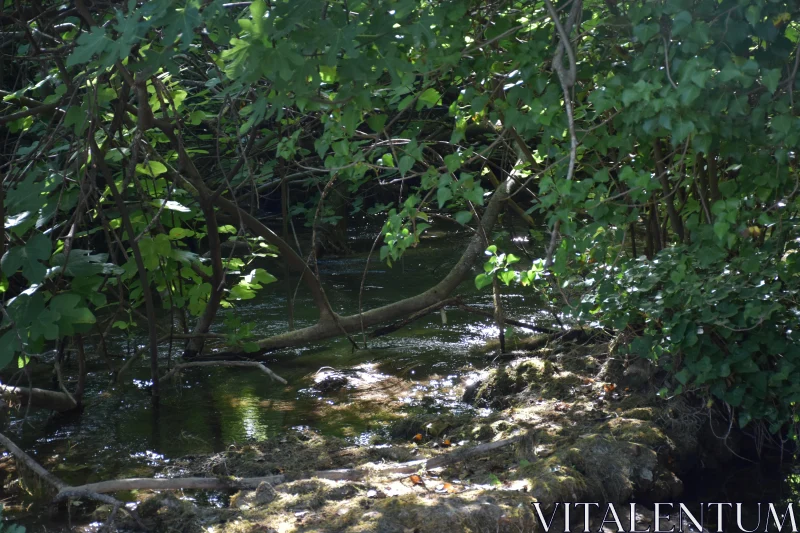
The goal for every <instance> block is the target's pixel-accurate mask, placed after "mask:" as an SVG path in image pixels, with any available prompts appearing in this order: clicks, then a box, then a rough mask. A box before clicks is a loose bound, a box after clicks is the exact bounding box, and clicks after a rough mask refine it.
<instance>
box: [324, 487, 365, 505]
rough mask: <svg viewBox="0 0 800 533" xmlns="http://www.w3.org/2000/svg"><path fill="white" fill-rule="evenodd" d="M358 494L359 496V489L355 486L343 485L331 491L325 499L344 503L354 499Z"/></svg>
mask: <svg viewBox="0 0 800 533" xmlns="http://www.w3.org/2000/svg"><path fill="white" fill-rule="evenodd" d="M356 494H358V489H356V488H355V487H354V486H353V485H342V486H341V487H336V488H333V489H331V490H329V491H328V493H327V494H326V495H325V497H326V498H328V499H329V500H333V501H342V500H347V499H349V498H352V497H354V496H355V495H356Z"/></svg>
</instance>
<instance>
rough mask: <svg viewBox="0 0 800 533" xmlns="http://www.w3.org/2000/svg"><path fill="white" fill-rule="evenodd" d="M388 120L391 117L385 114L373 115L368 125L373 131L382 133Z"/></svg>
mask: <svg viewBox="0 0 800 533" xmlns="http://www.w3.org/2000/svg"><path fill="white" fill-rule="evenodd" d="M388 118H389V117H388V116H386V115H384V114H383V113H379V114H377V115H371V116H370V117H369V118H367V125H369V127H370V128H372V131H374V132H378V133H380V132H382V131H383V127H384V126H385V125H386V120H387V119H388ZM390 166H394V165H390Z"/></svg>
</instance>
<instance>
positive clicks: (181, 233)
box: [169, 228, 194, 240]
mask: <svg viewBox="0 0 800 533" xmlns="http://www.w3.org/2000/svg"><path fill="white" fill-rule="evenodd" d="M192 236H194V231H192V230H190V229H186V228H171V229H170V230H169V238H170V239H172V240H180V239H188V238H189V237H192Z"/></svg>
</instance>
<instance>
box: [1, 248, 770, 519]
mask: <svg viewBox="0 0 800 533" xmlns="http://www.w3.org/2000/svg"><path fill="white" fill-rule="evenodd" d="M468 237H469V235H467V234H464V235H460V236H456V237H455V238H454V237H453V236H452V235H449V236H448V237H446V238H436V237H432V238H429V239H426V240H425V241H423V243H422V244H421V245H420V246H418V247H417V248H415V249H410V250H408V252H407V253H406V255H405V257H404V259H403V261H401V262H399V263H397V264H395V265H394V266H393V268H389V267H387V266H386V265H385V264H384V263H380V262H379V261H378V260H377V257H373V259H372V262H371V266H370V270H369V272H368V275H367V277H366V282H365V285H364V293H363V306H364V308H365V309H369V308H372V307H376V306H379V305H383V304H386V303H390V302H393V301H396V300H399V299H401V298H403V297H407V296H410V295H413V294H416V293H419V292H421V291H422V290H424V289H426V288H428V287H430V286H432V285H433V284H435V283H436V282H437V281H439V280H440V279H441V277H442V276H444V275H445V274H446V272H447V271H448V269H449V268H450V267H451V266H452V265H454V264H455V262H456V260H457V258H458V257H459V255H460V253H461V251H462V250H463V247H464V246H465V243H466V240H467V239H468ZM373 238H374V236H370V235H365V236H360V235H358V236H355V239H354V242H356V243H358V242H359V240H360V241H361V245H362V246H361V247H362V248H364V247H366V248H369V245H371V240H372V239H373ZM365 259H366V253H360V254H355V255H353V256H348V257H345V258H332V259H323V260H320V262H319V268H320V273H321V276H322V278H323V280H324V282H325V284H326V287H327V288H328V293H329V297H330V298H331V303H332V305H333V307H334V308H335V309H336V310H337V311H338V312H339V313H342V314H351V313H355V312H357V310H358V302H359V291H360V286H361V281H362V276H363V273H364V264H365ZM263 266H264V267H265V268H267V269H268V270H269V271H270V272H271V273H273V274H274V275H276V276H278V277H279V281H278V282H277V283H273V284H272V285H269V286H267V287H266V288H265V289H264V290H263V291H262V292H261V294H260V295H259V297H258V298H257V299H255V300H252V301H248V302H242V303H240V304H238V305H237V306H236V307H235V308H234V309H229V310H224V311H222V313H221V315H222V316H221V317H220V318H221V319H224V318H226V317H230V316H235V317H238V318H239V319H240V320H241V321H242V322H251V323H253V324H254V333H255V334H256V335H257V336H259V337H266V336H269V335H271V334H275V333H279V332H282V331H285V330H286V329H287V327H288V319H287V305H286V304H287V296H288V294H290V293H292V292H294V288H295V286H296V284H297V278H296V276H293V277H292V278H291V279H290V280H288V282H287V280H285V279H283V268H282V266H281V265H280V263H277V262H270V263H267V264H265V265H263ZM476 272H477V271H476ZM459 294H460V295H462V296H463V297H464V300H465V302H466V303H469V304H470V305H472V306H475V307H482V308H485V309H487V310H490V309H491V308H492V304H491V295H490V293H488V292H486V291H483V292H479V291H477V290H476V289H475V288H474V284H473V282H472V280H471V279H470V280H468V281H466V282H465V283H464V284H463V285H462V287H461V289H460V291H459ZM504 302H505V305H506V308H507V310H508V312H509V315H510V316H512V317H513V318H516V319H517V320H521V321H523V322H526V323H531V324H544V325H548V326H550V325H551V324H552V318H551V316H550V315H549V314H547V313H546V312H544V311H542V310H541V309H540V306H539V305H538V304H537V302H536V301H535V299H534V298H533V297H532V296H531V295H530V294H527V295H522V294H519V293H517V292H515V291H514V290H506V291H505V293H504ZM315 320H316V311H315V309H314V308H313V305H312V304H311V302H310V299H309V298H308V296H307V295H306V294H305V293H304V291H303V288H302V287H301V288H300V290H299V291H298V292H297V298H296V302H295V327H303V326H306V325H311V324H313V323H314V321H315ZM217 323H218V325H217V331H219V332H222V331H224V329H225V326H224V324H222V320H218V321H217ZM517 331H518V333H520V334H527V333H529V332H525V331H524V330H517ZM497 333H498V332H497V329H496V328H495V327H494V326H493V324H492V321H491V320H490V319H488V318H483V317H480V316H476V315H468V314H466V313H464V312H462V311H455V310H448V311H447V313H446V315H445V316H444V317H443V316H442V315H441V314H439V313H436V314H432V315H429V316H427V317H424V318H422V319H420V320H417V321H416V322H414V323H412V324H410V325H408V326H406V327H404V328H402V329H401V330H399V331H397V332H395V333H392V334H390V335H387V336H383V337H379V338H376V339H370V340H368V348H367V349H359V350H354V349H353V348H352V346H351V344H350V342H349V341H348V340H346V339H341V338H340V339H334V340H329V341H326V342H324V343H320V344H318V345H315V346H309V347H303V348H297V349H291V350H282V351H279V352H275V353H272V354H269V356H268V359H267V360H266V361H265V363H266V364H267V366H269V367H270V368H271V369H272V370H273V371H275V372H276V373H277V374H279V375H281V376H283V377H284V378H285V379H287V380H288V382H289V385H288V386H282V385H280V384H278V383H274V382H272V381H271V380H270V379H269V378H268V377H267V376H265V375H264V374H261V373H259V372H256V371H252V370H249V369H230V368H220V369H193V370H189V371H186V372H185V373H184V374H183V375H182V376H181V378H180V379H179V380H177V381H174V382H169V383H164V384H162V399H161V406H160V408H159V409H158V410H155V409H154V408H153V407H152V404H151V400H150V395H149V390H148V388H147V384H148V380H149V368H148V366H147V363H146V362H145V361H141V362H140V364H139V365H138V366H137V367H136V368H135V369H133V370H132V371H131V372H130V374H128V375H125V376H123V379H122V382H123V383H122V384H121V385H118V386H115V387H112V386H111V385H110V383H109V381H110V380H109V376H108V371H107V369H106V368H105V367H104V366H101V365H100V364H99V363H95V364H94V365H93V367H92V373H91V375H90V376H89V379H88V389H87V392H86V401H87V402H88V406H87V407H86V409H85V410H84V411H83V413H82V414H80V415H74V416H67V417H65V416H60V417H55V418H52V419H51V418H48V415H47V414H46V413H35V412H32V413H30V414H29V416H28V418H27V419H26V420H23V419H22V418H21V417H18V418H16V419H14V420H12V423H11V428H10V429H11V430H10V432H9V433H10V434H11V436H12V437H13V438H14V439H15V440H16V441H17V442H18V443H19V444H20V446H21V447H22V448H23V449H25V450H26V451H28V452H29V453H31V455H33V456H34V457H35V458H37V459H38V460H39V461H41V462H42V463H44V464H45V466H46V467H47V468H48V469H50V470H51V471H52V472H53V473H55V474H56V475H57V476H59V477H61V478H62V479H64V480H65V481H66V482H68V483H71V484H82V483H87V482H92V481H100V480H106V479H113V478H120V477H133V476H152V475H157V473H158V472H159V471H160V470H161V469H162V468H163V467H164V466H166V465H168V464H169V462H170V461H171V460H174V459H176V458H178V457H185V456H187V455H198V454H206V453H212V452H219V451H222V450H224V449H225V448H226V447H228V446H231V445H234V446H235V445H239V444H244V443H246V442H248V441H252V440H263V439H268V438H272V437H275V436H279V435H281V434H285V433H286V432H287V431H295V430H306V429H310V430H312V431H317V432H320V433H322V434H325V435H331V436H337V437H342V438H346V439H348V440H350V441H351V442H353V443H357V444H367V443H369V442H370V439H371V438H372V437H373V435H375V433H376V432H380V431H381V427H382V425H385V423H384V424H382V422H386V423H388V416H387V417H386V418H387V419H386V420H382V417H383V416H384V412H383V411H381V404H382V403H383V402H384V400H389V399H391V400H393V401H394V403H393V405H395V406H396V405H400V406H401V407H400V410H401V411H403V412H405V413H420V412H454V411H455V412H458V411H463V410H474V409H473V408H472V407H470V406H467V405H465V404H463V403H461V402H460V399H459V392H460V389H459V388H458V387H457V386H458V385H459V384H460V383H461V382H462V381H463V380H464V379H465V378H466V377H468V375H469V374H470V373H472V372H476V371H479V370H481V369H484V368H485V367H486V366H487V364H488V363H487V360H486V357H485V355H483V354H482V353H479V352H478V351H471V350H470V347H471V346H473V345H481V344H484V343H485V342H486V341H487V340H489V339H492V338H496V336H497ZM355 337H356V338H357V339H358V340H359V342H360V341H361V340H362V339H361V337H360V335H355ZM145 339H146V336H145V335H144V333H143V332H141V331H140V332H137V333H136V334H135V336H134V337H133V338H126V337H125V336H122V335H119V336H117V337H116V338H114V339H112V340H111V343H110V346H109V351H110V352H111V353H116V354H119V355H120V356H121V355H123V354H124V353H126V352H130V351H131V350H132V349H135V348H136V347H137V346H139V345H141V343H143V342H145ZM179 348H180V346H176V349H175V352H176V353H179ZM167 359H168V354H167V352H166V350H165V351H164V353H163V358H162V365H163V366H164V367H166V366H167V365H168V363H167ZM177 359H178V356H175V355H173V358H172V362H171V364H175V363H176V361H177ZM120 361H121V359H120V360H117V361H116V363H117V365H119V362H120ZM43 366H44V365H43ZM326 367H330V368H333V369H336V370H345V369H350V370H353V371H355V372H356V375H357V378H358V379H359V380H361V381H362V382H365V383H367V384H370V383H374V390H375V394H374V395H373V396H372V397H370V398H366V399H365V398H362V399H361V401H350V400H351V398H349V397H348V392H347V390H345V391H344V392H343V393H341V394H334V395H323V394H320V393H318V392H317V391H315V390H314V389H313V387H312V386H313V384H314V381H315V375H316V374H317V372H318V371H320V369H323V370H324V369H326ZM35 372H36V371H35V369H34V373H35ZM40 375H42V374H40ZM397 378H400V379H397ZM392 380H394V381H392ZM398 382H402V386H392V385H391V384H392V383H394V384H395V385H396V384H397V383H398ZM387 383H388V384H389V385H385V384H387ZM39 385H40V386H41V385H42V384H41V383H40V384H39ZM369 388H370V387H367V389H369ZM394 414H395V415H396V414H397V413H394ZM475 415H476V416H481V413H480V412H479V411H477V410H475ZM744 476H745V477H748V478H749V479H751V480H752V479H753V477H752V476H753V474H752V472H750V473H749V474H744ZM737 479H739V478H737ZM770 479H771V480H770V481H769V482H768V483H771V484H776V483H777V484H780V481H779V480H776V479H775V478H770ZM689 481H690V486H689V487H687V488H688V489H689V490H688V491H687V493H688V494H691V498H692V499H695V500H697V501H702V500H703V499H705V498H707V497H708V496H709V495H711V494H714V492H715V491H716V490H718V489H720V488H721V487H722V481H721V480H720V483H716V484H715V483H708V481H707V480H705V479H704V478H703V477H702V474H700V475H699V476H698V478H697V479H696V480H693V481H695V483H692V480H689ZM747 485H748V484H747V483H745V484H739V483H736V484H735V485H731V486H735V487H736V489H735V491H734V492H735V493H734V494H733V495H730V494H728V495H727V497H731V498H734V499H732V500H729V501H743V495H745V494H746V493H747V494H746V496H747V498H758V496H753V495H752V491H753V488H754V487H753V486H752V484H750V485H749V486H747ZM725 486H728V485H727V483H726V485H725ZM764 488H765V489H770V487H764ZM748 491H749V492H748ZM768 492H770V493H772V492H774V491H772V490H769V491H768ZM737 497H738V498H739V500H737V499H735V498H737ZM706 501H710V500H706ZM212 503H213V502H212ZM25 515H26V513H22V516H20V518H22V520H23V522H24V523H26V524H27V525H28V527H29V531H41V530H42V529H41V528H42V527H43V524H45V523H46V521H45V520H43V519H41V518H39V517H37V516H36V515H32V514H27V516H25ZM50 531H52V529H50Z"/></svg>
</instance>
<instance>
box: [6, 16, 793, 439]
mask: <svg viewBox="0 0 800 533" xmlns="http://www.w3.org/2000/svg"><path fill="white" fill-rule="evenodd" d="M799 14H800V7H798V5H797V4H796V3H795V2H791V1H774V0H750V1H748V0H694V1H691V0H670V1H661V2H651V1H616V0H606V1H598V0H569V1H566V2H562V3H557V4H555V5H554V4H553V3H551V1H550V0H544V1H536V2H518V1H515V0H496V1H475V0H447V1H428V0H396V1H390V0H360V1H359V0H345V1H338V0H337V1H323V0H304V1H301V2H298V1H282V0H271V1H266V0H255V1H253V2H230V3H228V2H223V1H222V0H214V1H205V0H202V1H201V0H149V1H147V2H137V1H136V0H131V1H129V2H128V3H127V4H125V5H122V4H119V5H117V4H115V3H113V2H108V3H103V2H93V3H91V4H89V3H88V2H84V1H83V0H75V1H74V2H73V3H66V2H59V1H50V0H39V1H34V2H30V3H27V2H26V3H19V2H13V1H11V0H4V7H3V11H2V12H0V22H2V25H3V33H2V36H3V37H2V39H3V44H2V50H3V56H2V59H0V61H1V63H0V76H2V77H1V78H0V84H2V88H3V91H2V93H0V94H2V96H3V103H4V105H3V109H2V114H1V115H0V125H2V126H4V127H5V132H4V137H3V142H4V151H3V152H4V155H3V161H2V164H3V174H2V175H3V187H2V189H0V190H2V194H3V198H2V199H3V202H2V205H3V213H2V216H0V220H3V223H4V226H3V228H2V231H0V236H1V237H0V239H2V242H0V246H1V247H2V248H3V251H4V254H3V257H2V272H3V276H4V277H3V306H4V307H3V315H4V318H3V325H2V328H3V331H2V332H0V334H2V338H0V366H5V365H8V364H9V363H12V362H14V361H16V362H18V364H19V366H24V364H25V363H26V361H27V358H28V357H29V356H30V355H32V354H37V353H41V352H42V351H44V350H45V349H48V348H49V347H52V346H54V345H55V346H59V347H60V349H63V346H64V345H65V344H66V343H73V344H75V345H77V346H82V345H83V344H82V343H83V341H82V336H85V335H92V336H93V337H97V338H101V337H102V336H103V335H106V334H108V332H109V331H111V328H117V329H124V330H127V329H130V328H134V327H135V326H137V325H138V326H140V327H147V328H148V334H149V340H148V346H149V351H150V360H151V367H152V371H153V380H154V384H153V385H154V393H155V394H157V393H158V380H157V378H158V345H159V344H163V343H165V342H168V341H171V340H172V339H176V338H182V339H189V340H188V344H187V346H186V349H185V352H184V354H185V355H186V356H187V357H193V356H196V355H197V354H199V353H201V352H202V350H203V339H205V338H206V334H207V332H208V330H209V327H210V326H211V324H213V322H214V320H215V317H216V313H217V310H218V309H219V307H220V306H232V305H235V304H236V302H237V301H241V300H247V299H250V298H253V297H254V296H255V294H256V292H257V291H258V290H259V289H261V288H262V287H264V286H265V285H267V284H269V283H271V282H273V281H275V279H276V278H275V276H274V275H273V274H275V275H280V273H279V272H273V274H271V273H268V272H267V271H266V270H265V269H264V268H261V267H258V266H257V265H256V263H255V262H256V261H258V260H259V259H260V258H263V257H268V256H269V257H275V256H278V257H279V258H280V260H281V261H282V262H284V263H285V264H286V265H288V266H290V267H292V268H293V269H294V270H296V271H298V272H300V275H301V277H302V279H303V280H304V281H305V283H306V286H307V288H306V290H308V291H310V293H311V295H312V298H313V300H314V302H315V304H316V305H317V307H318V308H319V311H320V317H321V318H320V325H319V326H318V327H316V328H307V330H300V331H298V332H293V333H291V334H287V335H286V336H283V337H279V338H278V339H277V340H271V339H262V340H258V339H254V338H252V337H251V336H250V334H249V331H250V329H249V327H247V326H246V325H245V326H242V325H241V324H238V325H237V329H236V331H235V332H233V333H231V335H230V336H229V338H228V344H229V346H233V347H234V348H235V349H239V350H247V351H251V352H252V351H259V350H265V349H268V348H272V347H278V346H282V345H288V344H292V343H294V344H297V343H300V342H309V341H313V340H319V339H320V338H323V337H325V336H332V335H338V334H341V333H343V332H348V333H351V332H354V331H357V330H358V329H359V327H360V328H363V327H365V324H366V325H367V326H369V325H374V324H377V323H379V322H381V321H386V320H390V319H395V318H397V317H399V316H401V315H406V314H411V313H413V312H417V311H420V310H422V309H424V308H426V307H427V306H429V305H431V303H432V301H433V300H431V298H434V297H435V298H438V299H441V298H442V297H443V296H445V295H446V294H439V293H438V292H436V291H434V293H435V294H434V293H430V292H429V293H425V294H424V295H420V297H419V298H418V299H416V300H415V299H414V298H411V299H410V300H409V301H408V302H405V303H403V302H400V303H399V304H400V305H397V306H395V307H393V308H392V307H391V306H390V308H388V309H378V310H374V312H372V313H371V314H370V313H363V315H356V316H355V317H339V316H338V315H337V314H336V312H335V311H334V310H333V309H332V308H331V306H330V303H328V299H327V296H326V293H325V291H324V290H323V283H322V281H324V280H320V278H319V273H318V271H317V269H316V268H315V264H316V257H317V255H318V254H319V253H321V251H322V250H323V249H324V248H325V247H326V246H327V247H329V248H331V249H334V248H336V247H337V246H338V248H339V250H341V249H342V248H343V247H345V246H346V243H342V242H339V243H338V244H337V242H336V241H337V236H338V239H339V241H341V232H342V228H344V227H346V223H347V219H348V218H353V217H356V216H359V217H360V216H362V215H364V214H366V215H369V216H373V217H383V220H384V221H385V224H384V226H383V231H382V235H381V237H380V240H381V242H379V243H378V248H379V251H378V253H376V256H377V257H376V259H378V258H379V259H380V260H385V261H387V262H389V264H391V263H392V262H394V261H397V260H398V259H399V258H400V257H401V256H402V253H403V251H404V250H406V249H407V248H408V247H412V246H415V245H416V243H417V242H418V240H419V236H420V235H421V234H422V233H423V232H425V231H426V230H427V229H428V228H429V227H430V225H431V224H438V223H442V222H441V221H440V219H441V218H442V217H444V218H450V219H451V220H452V221H453V222H456V223H458V224H461V225H472V226H475V227H476V230H477V234H478V235H479V236H480V234H482V232H484V231H487V232H488V233H487V234H486V235H485V237H486V240H485V241H484V242H482V243H480V244H481V247H480V251H481V252H482V251H483V250H486V249H487V248H488V251H487V253H488V254H489V256H490V261H489V262H488V263H487V265H486V268H485V272H484V273H482V274H480V275H478V277H477V278H476V280H475V281H476V284H478V286H479V287H489V286H492V287H493V290H494V291H495V292H498V291H499V290H500V285H499V284H498V283H497V281H496V280H499V281H500V282H501V283H505V284H509V283H515V282H519V283H521V284H522V285H523V286H525V287H528V290H530V291H538V292H539V293H542V294H544V295H545V296H546V298H548V299H549V300H551V301H553V302H555V303H559V305H561V304H565V305H564V308H565V310H566V311H567V312H568V313H570V314H571V315H572V316H573V317H575V318H577V319H579V320H581V321H585V322H590V323H602V324H604V325H607V326H610V327H613V328H614V329H616V330H618V331H620V332H626V333H627V334H628V337H627V338H630V339H633V340H632V342H631V343H630V350H632V352H634V353H636V354H639V355H642V356H645V357H649V358H651V359H653V360H655V361H657V362H658V363H659V364H660V365H662V366H663V367H664V368H666V369H668V370H670V371H671V372H672V373H674V378H675V388H674V390H672V391H670V392H669V393H676V394H677V393H681V392H683V391H686V390H690V389H691V390H695V391H699V392H701V393H704V394H708V395H709V397H710V398H713V399H715V400H717V401H720V402H726V403H727V404H729V405H731V406H733V407H734V408H736V409H737V412H738V413H740V421H741V422H742V423H747V422H748V421H749V420H750V419H753V418H757V419H764V420H766V421H768V422H769V423H770V425H771V429H772V430H773V431H777V430H779V429H781V428H783V427H785V425H786V424H787V423H791V422H794V421H796V419H795V418H794V417H795V414H794V413H795V405H796V402H797V401H798V400H800V358H799V357H798V356H799V355H800V354H798V349H797V332H796V331H794V330H793V323H794V321H796V318H797V303H796V300H795V298H796V294H797V289H798V284H797V279H798V278H797V276H798V271H797V258H796V254H795V253H794V252H795V251H796V250H797V243H798V241H797V239H798V237H800V235H798V232H797V225H796V217H797V207H798V203H797V192H798V190H800V187H799V186H798V184H800V175H798V169H797V158H796V150H797V146H798V143H800V118H798V116H797V112H796V110H795V102H794V97H795V95H796V94H797V91H796V85H797V77H798V64H799V62H800V53H798V45H799V44H800V34H799V33H798V31H800V25H799V24H798V22H796V21H797V20H798V15H799ZM493 202H494V203H493ZM495 204H497V206H495ZM501 204H502V207H503V208H504V209H506V210H507V211H508V216H509V217H511V216H514V217H518V218H519V219H520V220H522V221H523V222H524V223H526V224H529V226H530V233H531V238H532V239H534V240H539V241H542V242H543V243H544V249H543V251H542V253H541V257H540V258H539V259H537V260H535V261H533V262H532V264H531V262H528V263H525V262H523V261H519V258H518V257H516V256H514V255H513V254H511V253H509V252H511V251H512V250H501V249H499V248H498V246H497V243H495V244H492V242H493V239H492V234H491V228H492V224H493V222H494V220H495V219H496V216H497V209H499V208H500V206H501ZM267 212H273V213H279V214H280V218H281V220H282V224H279V225H277V226H275V227H274V229H270V227H269V225H267V224H264V223H263V221H262V219H263V217H264V215H265V214H266V213H267ZM479 220H480V221H481V223H480V224H478V221H479ZM294 221H296V222H298V224H300V223H303V224H305V225H307V226H308V227H310V228H311V229H312V233H313V237H312V241H311V243H304V244H303V246H300V243H299V242H298V243H296V242H295V238H294V237H293V236H292V235H291V234H290V227H292V226H293V224H294ZM446 227H451V226H446ZM226 241H233V244H232V245H231V246H230V247H229V248H225V247H224V246H223V244H224V243H225V242H226ZM236 243H239V244H241V243H245V246H246V247H247V250H248V252H247V253H246V254H244V255H243V256H242V254H232V253H226V250H232V249H234V247H235V246H234V245H235V244H236ZM320 243H321V244H320ZM298 246H300V247H299V248H298ZM204 251H208V252H209V253H208V254H207V255H208V258H207V259H202V258H201V255H202V254H203V252H204ZM304 252H305V253H304ZM470 258H472V256H470V255H469V250H468V251H467V253H466V254H465V260H466V259H470ZM258 264H261V265H263V263H258ZM521 265H523V266H521ZM467 266H469V265H467ZM459 268H460V267H456V268H455V269H454V270H453V272H451V274H450V275H449V276H450V277H449V278H446V279H445V280H444V281H443V283H445V284H446V287H447V290H446V291H445V290H442V291H440V292H443V293H446V292H448V291H450V290H452V289H453V288H454V287H455V286H457V285H458V283H459V282H460V278H459V276H460V275H461V273H462V270H459ZM463 272H466V270H463ZM451 282H452V283H451ZM576 293H580V294H582V297H580V298H577V299H576V298H575V297H574V294H576ZM423 296H425V298H423ZM159 307H161V308H162V309H159ZM187 315H188V316H187ZM157 316H171V317H173V320H172V324H171V325H170V324H169V322H170V321H169V320H167V321H166V323H167V326H166V327H162V326H161V324H159V320H156V317H157ZM98 317H104V318H103V320H101V321H100V322H98ZM351 319H352V320H351ZM161 322H162V323H164V321H161ZM176 324H177V326H176ZM176 327H178V328H179V329H182V331H179V332H176V329H175V328H176ZM304 331H305V333H304ZM80 351H81V353H82V350H80Z"/></svg>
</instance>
